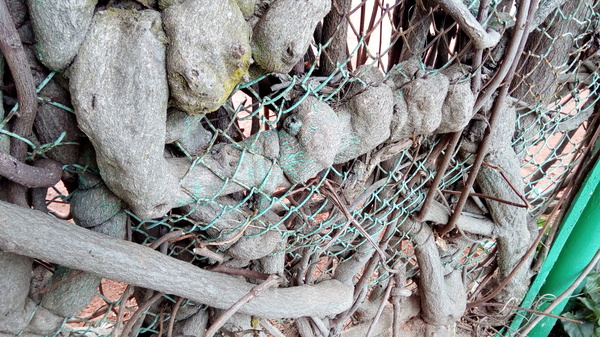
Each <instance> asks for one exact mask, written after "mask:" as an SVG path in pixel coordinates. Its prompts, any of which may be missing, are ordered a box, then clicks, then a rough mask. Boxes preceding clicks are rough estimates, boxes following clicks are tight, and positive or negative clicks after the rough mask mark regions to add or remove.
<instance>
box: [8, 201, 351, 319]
mask: <svg viewBox="0 0 600 337" xmlns="http://www.w3.org/2000/svg"><path fill="white" fill-rule="evenodd" d="M0 213H2V214H5V216H4V217H2V218H1V219H0V249H2V250H4V251H5V252H14V253H18V254H21V255H25V256H30V257H34V258H39V259H43V260H46V261H50V262H54V263H58V264H61V265H63V266H66V267H69V268H74V269H79V270H83V271H88V272H92V273H96V274H98V275H101V276H103V277H106V278H109V279H113V280H118V281H123V282H126V283H129V284H133V285H136V286H140V287H144V288H149V289H153V290H156V291H160V292H164V293H169V294H174V295H177V296H181V297H185V298H189V299H191V300H192V301H195V302H197V303H203V304H207V305H209V306H212V307H215V308H219V309H227V308H229V307H230V306H231V305H233V304H234V303H235V302H237V301H238V300H239V299H240V298H242V297H243V296H244V295H246V293H248V292H249V291H250V290H251V289H252V288H253V287H254V285H253V284H250V283H247V282H245V281H243V280H240V279H238V278H236V277H232V276H228V275H223V274H219V273H216V272H210V271H206V270H203V269H200V268H198V267H195V266H193V265H191V264H189V263H186V262H183V261H180V260H177V259H174V258H171V257H169V256H166V255H163V254H161V253H159V252H157V251H154V250H152V249H150V248H147V247H144V246H140V245H138V244H134V243H131V242H127V241H123V240H118V239H114V238H111V237H108V236H105V235H102V234H98V233H94V232H92V231H89V230H86V229H83V228H80V227H78V226H76V225H73V224H71V223H69V222H67V221H62V220H58V219H55V218H52V217H51V216H48V215H45V214H43V213H41V212H38V211H34V210H28V209H24V208H21V207H18V206H15V205H11V204H9V203H6V202H0ZM352 297H353V288H352V287H350V286H347V285H344V284H342V283H341V282H339V281H336V280H329V281H324V282H321V283H319V284H317V285H314V286H298V287H291V288H277V289H269V290H266V291H265V292H264V293H263V294H262V295H261V296H259V297H257V298H255V299H253V300H252V301H251V302H250V303H247V304H246V305H244V306H243V307H242V308H241V309H240V310H239V312H240V313H246V314H249V315H253V316H258V317H265V318H281V317H288V318H297V317H302V316H317V317H323V316H328V315H335V314H338V313H340V312H342V311H344V310H347V309H348V308H349V307H350V306H351V305H352Z"/></svg>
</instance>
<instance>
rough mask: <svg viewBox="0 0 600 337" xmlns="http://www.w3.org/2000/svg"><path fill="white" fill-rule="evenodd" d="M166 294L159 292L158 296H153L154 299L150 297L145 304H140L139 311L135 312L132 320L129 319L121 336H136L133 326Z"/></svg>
mask: <svg viewBox="0 0 600 337" xmlns="http://www.w3.org/2000/svg"><path fill="white" fill-rule="evenodd" d="M163 295H164V294H163V293H159V292H157V293H156V294H154V295H152V297H150V298H149V299H148V300H146V301H145V302H144V303H142V304H140V306H139V308H138V310H136V311H135V313H134V314H133V315H131V318H130V319H129V322H127V325H125V328H123V333H122V334H121V336H123V337H128V336H132V337H133V336H134V335H135V333H136V331H133V326H134V325H135V324H136V323H137V322H138V320H139V319H140V318H141V317H142V316H143V315H145V313H146V311H147V310H148V309H150V307H151V306H152V305H153V304H154V303H155V302H156V301H158V300H159V299H161V298H162V296H163Z"/></svg>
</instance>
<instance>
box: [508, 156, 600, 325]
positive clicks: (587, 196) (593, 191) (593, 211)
mask: <svg viewBox="0 0 600 337" xmlns="http://www.w3.org/2000/svg"><path fill="white" fill-rule="evenodd" d="M599 182H600V161H598V162H596V164H595V165H594V168H593V169H592V171H591V172H590V174H589V175H588V177H587V178H586V180H585V182H584V184H583V186H582V188H581V190H580V191H579V193H578V194H577V196H576V198H575V199H574V201H573V205H572V206H571V208H570V210H569V212H568V213H567V215H566V216H565V218H564V220H563V222H562V224H561V230H560V232H559V234H558V236H557V237H556V240H555V241H554V243H553V245H552V248H551V250H550V252H549V254H548V257H547V258H546V261H545V262H544V265H543V266H542V269H541V270H540V273H539V274H538V275H537V277H536V279H535V281H534V282H533V283H532V285H531V287H530V289H529V292H528V294H527V296H526V297H525V299H524V300H523V303H522V304H521V306H523V307H525V308H531V307H532V305H533V303H534V300H535V299H536V298H539V296H552V295H554V296H558V295H560V294H561V293H562V292H564V291H565V290H566V289H567V288H568V287H569V286H570V285H571V284H572V283H573V282H574V281H575V279H576V278H577V277H578V276H579V274H580V273H581V271H582V270H583V269H584V268H585V267H586V266H587V265H588V263H589V262H590V261H591V259H592V257H593V256H594V255H595V254H596V252H597V251H598V249H600V186H599V185H600V184H599ZM554 296H552V297H554ZM566 302H567V301H566V300H565V301H563V303H561V304H560V305H559V306H557V307H556V308H555V309H554V310H553V311H552V313H553V314H555V315H559V314H560V313H561V312H562V310H563V308H564V306H565V305H566ZM546 306H547V304H545V305H542V306H540V307H537V308H533V309H537V310H543V309H544V308H545V307H546ZM522 321H523V319H522V317H517V318H516V319H515V320H514V321H513V322H512V324H511V330H512V331H515V330H517V329H518V327H519V326H520V325H521V323H522ZM555 323H556V319H555V318H551V317H546V318H544V319H543V320H542V321H541V322H540V323H539V324H538V325H537V326H536V327H535V328H534V329H533V330H532V331H531V332H530V333H529V336H534V337H546V336H548V334H549V333H550V330H551V329H552V327H553V326H554V324H555Z"/></svg>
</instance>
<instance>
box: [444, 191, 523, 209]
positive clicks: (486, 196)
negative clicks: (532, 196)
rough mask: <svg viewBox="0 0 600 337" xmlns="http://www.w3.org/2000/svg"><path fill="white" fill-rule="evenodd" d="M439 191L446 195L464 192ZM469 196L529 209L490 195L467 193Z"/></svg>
mask: <svg viewBox="0 0 600 337" xmlns="http://www.w3.org/2000/svg"><path fill="white" fill-rule="evenodd" d="M441 191H442V193H448V194H462V193H464V192H459V191H452V190H441ZM469 196H470V197H478V198H484V199H490V200H494V201H497V202H501V203H503V204H507V205H511V206H515V207H522V208H529V207H528V206H527V205H524V204H517V203H516V202H512V201H508V200H504V199H500V198H496V197H493V196H491V195H487V194H483V193H469Z"/></svg>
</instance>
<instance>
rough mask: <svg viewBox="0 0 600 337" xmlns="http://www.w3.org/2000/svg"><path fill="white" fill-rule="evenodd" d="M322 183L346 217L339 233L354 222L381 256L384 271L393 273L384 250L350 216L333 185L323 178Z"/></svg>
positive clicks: (329, 196)
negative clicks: (386, 262) (387, 263)
mask: <svg viewBox="0 0 600 337" xmlns="http://www.w3.org/2000/svg"><path fill="white" fill-rule="evenodd" d="M324 185H325V186H326V187H327V190H326V192H325V195H326V196H327V197H328V198H330V199H331V201H332V202H333V203H334V204H335V205H336V206H337V207H338V208H339V210H340V211H342V212H343V213H344V216H346V219H347V220H348V221H347V222H346V223H345V224H344V225H343V226H342V228H340V230H339V232H338V233H341V232H343V231H344V230H345V229H346V228H348V226H349V225H350V223H352V224H354V227H356V229H358V231H359V232H360V233H361V234H362V235H363V236H364V237H365V239H366V240H367V241H368V242H369V243H370V244H371V246H373V248H374V249H375V251H377V254H379V256H380V257H381V265H382V266H383V268H384V269H385V270H386V271H388V272H390V273H392V274H393V273H394V272H395V271H394V270H392V269H390V268H389V267H388V266H387V265H386V264H385V261H386V260H387V258H388V256H387V254H386V253H385V252H384V251H382V250H381V248H379V245H378V244H377V243H375V241H373V238H371V235H369V233H368V232H367V231H366V230H365V229H364V228H363V227H362V226H361V225H360V224H359V223H358V221H356V219H354V217H353V216H352V214H350V212H349V211H348V209H347V207H346V206H345V205H344V203H343V202H342V201H341V200H340V198H339V197H338V196H337V194H336V192H335V190H334V189H333V187H332V186H331V184H330V183H329V181H327V180H325V182H324ZM338 237H339V236H338ZM333 241H334V240H331V241H330V242H329V244H328V245H327V246H329V245H331V244H332V242H333Z"/></svg>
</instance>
